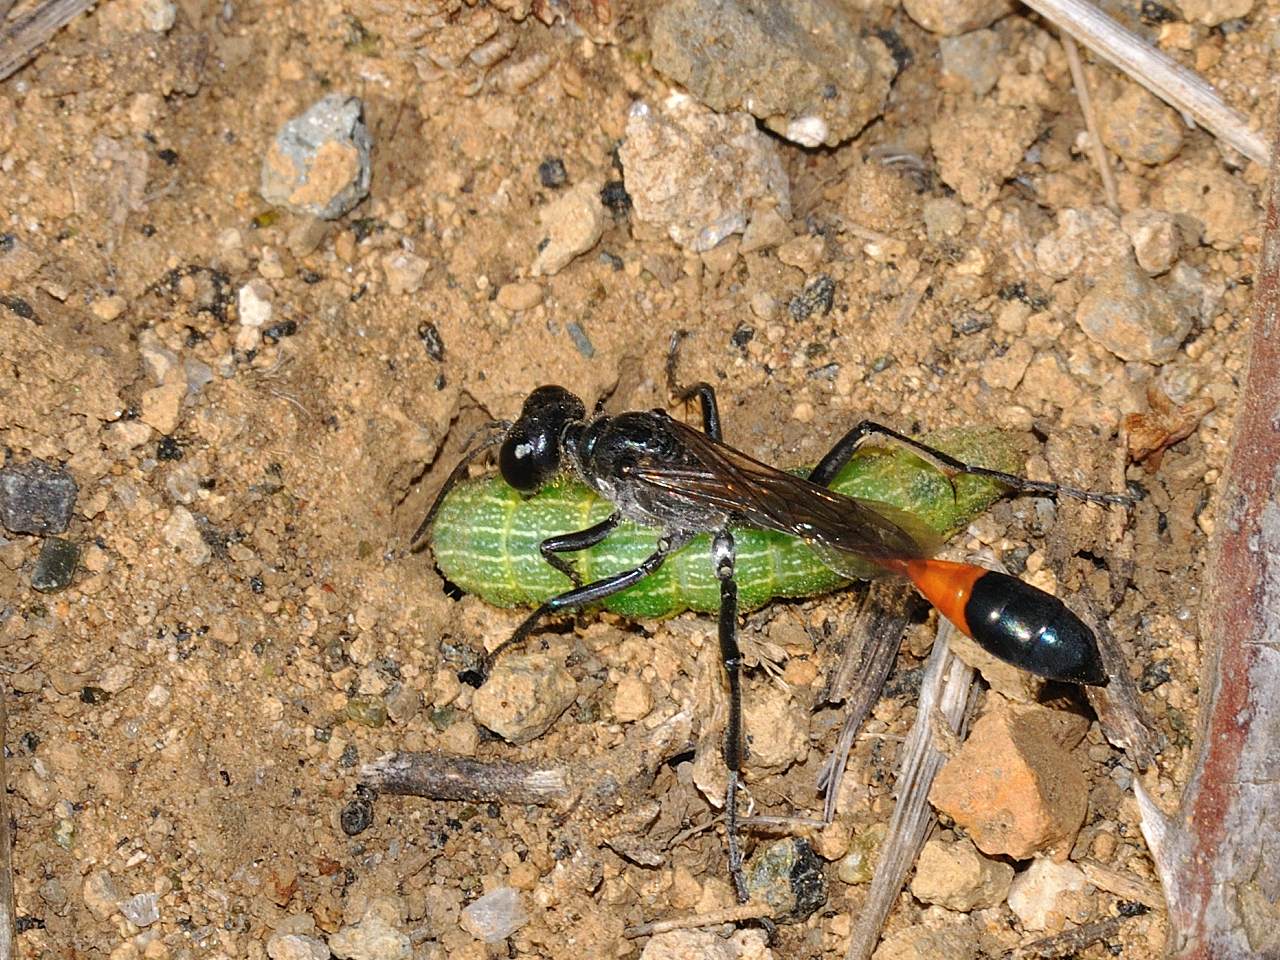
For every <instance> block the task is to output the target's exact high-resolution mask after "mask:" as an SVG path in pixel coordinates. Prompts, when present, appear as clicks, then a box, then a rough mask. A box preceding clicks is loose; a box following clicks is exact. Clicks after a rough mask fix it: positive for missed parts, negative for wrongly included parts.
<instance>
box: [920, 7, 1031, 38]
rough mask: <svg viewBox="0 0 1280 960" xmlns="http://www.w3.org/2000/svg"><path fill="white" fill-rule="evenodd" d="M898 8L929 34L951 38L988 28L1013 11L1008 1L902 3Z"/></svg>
mask: <svg viewBox="0 0 1280 960" xmlns="http://www.w3.org/2000/svg"><path fill="white" fill-rule="evenodd" d="M902 8H903V9H904V10H906V11H907V16H909V17H910V18H911V19H912V20H914V21H915V22H916V23H918V24H920V26H922V27H924V28H925V29H926V30H928V31H929V32H930V33H937V34H941V35H942V36H944V37H954V36H956V35H958V34H961V33H969V32H970V31H971V30H977V29H979V28H981V27H986V26H989V25H990V24H992V23H995V21H997V20H999V19H1000V18H1001V17H1003V16H1004V15H1005V14H1007V13H1009V12H1011V11H1012V10H1013V3H1012V2H1011V0H902Z"/></svg>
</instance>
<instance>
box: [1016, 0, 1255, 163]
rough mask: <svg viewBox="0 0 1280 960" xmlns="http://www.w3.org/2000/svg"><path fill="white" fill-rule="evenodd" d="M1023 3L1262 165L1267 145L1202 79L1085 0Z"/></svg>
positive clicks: (1052, 0) (1050, 0)
mask: <svg viewBox="0 0 1280 960" xmlns="http://www.w3.org/2000/svg"><path fill="white" fill-rule="evenodd" d="M1023 3H1025V4H1026V5H1027V6H1028V7H1030V8H1031V9H1032V10H1034V11H1035V12H1036V13H1038V14H1040V16H1042V17H1044V18H1045V19H1046V20H1048V21H1049V22H1050V23H1052V24H1053V25H1054V26H1055V27H1057V28H1058V29H1059V30H1062V31H1065V32H1066V33H1069V34H1071V36H1073V37H1075V38H1076V40H1078V41H1080V42H1081V43H1083V44H1084V45H1085V46H1086V47H1088V48H1089V49H1090V50H1092V51H1093V52H1094V53H1096V54H1098V55H1099V56H1100V57H1102V58H1104V59H1105V60H1108V61H1109V62H1111V63H1113V64H1115V65H1116V66H1117V67H1119V68H1120V69H1121V70H1123V71H1124V72H1125V73H1127V74H1128V75H1129V76H1130V77H1132V78H1133V79H1134V80H1136V81H1137V82H1138V83H1140V84H1142V85H1143V86H1144V87H1146V88H1147V89H1148V90H1150V91H1151V92H1152V93H1154V94H1155V95H1156V96H1157V97H1159V98H1160V99H1161V100H1164V101H1165V102H1166V103H1168V104H1169V105H1170V106H1172V107H1173V108H1174V109H1176V110H1179V111H1181V112H1182V113H1184V114H1187V115H1189V116H1190V117H1192V118H1193V119H1194V120H1195V121H1196V122H1197V123H1199V124H1200V126H1202V127H1204V128H1205V129H1206V130H1208V131H1209V132H1210V133H1212V134H1213V135H1214V136H1216V137H1218V138H1219V139H1221V140H1223V141H1224V142H1226V143H1227V144H1228V145H1229V146H1231V147H1232V148H1234V149H1236V150H1239V151H1240V152H1241V153H1243V154H1244V155H1245V156H1246V157H1248V158H1249V159H1250V160H1256V161H1257V162H1258V163H1267V162H1268V160H1269V155H1268V152H1267V144H1266V142H1265V141H1264V140H1263V139H1262V137H1261V136H1259V135H1258V133H1256V132H1255V131H1254V130H1252V129H1250V127H1249V121H1248V118H1247V117H1245V116H1244V115H1243V114H1241V113H1240V112H1239V111H1238V110H1235V109H1233V108H1231V107H1229V106H1227V104H1226V103H1225V102H1224V101H1223V99H1222V98H1221V97H1220V96H1218V92H1217V91H1216V90H1214V89H1213V87H1211V86H1210V85H1209V84H1208V83H1206V82H1205V80H1204V78H1203V77H1201V76H1200V75H1199V74H1198V73H1196V72H1195V71H1194V70H1188V69H1187V68H1186V67H1184V66H1183V65H1182V64H1180V63H1178V62H1177V61H1176V60H1174V59H1173V58H1172V57H1170V56H1168V55H1167V54H1165V53H1164V52H1163V51H1161V50H1157V49H1156V48H1155V47H1153V46H1151V44H1149V43H1147V42H1146V41H1145V40H1143V39H1142V38H1141V37H1140V36H1138V35H1137V34H1136V33H1133V32H1132V31H1130V30H1127V29H1126V28H1125V27H1123V26H1121V25H1120V24H1119V23H1117V22H1116V21H1115V20H1112V19H1111V18H1110V17H1109V16H1107V15H1106V14H1105V13H1103V12H1102V11H1101V10H1099V9H1098V8H1097V7H1095V6H1094V5H1093V4H1092V3H1089V2H1088V0H1023Z"/></svg>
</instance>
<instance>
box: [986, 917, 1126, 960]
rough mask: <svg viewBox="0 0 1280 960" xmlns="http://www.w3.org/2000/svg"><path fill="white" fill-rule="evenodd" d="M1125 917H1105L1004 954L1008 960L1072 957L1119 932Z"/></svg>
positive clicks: (1046, 959)
mask: <svg viewBox="0 0 1280 960" xmlns="http://www.w3.org/2000/svg"><path fill="white" fill-rule="evenodd" d="M1126 919H1128V918H1127V917H1107V918H1106V919H1105V920H1095V921H1094V922H1093V923H1085V924H1081V925H1080V926H1078V927H1072V928H1071V929H1070V930H1064V931H1062V933H1055V934H1054V935H1053V936H1051V937H1042V938H1040V939H1039V940H1033V941H1032V942H1031V943H1024V944H1023V945H1022V946H1020V947H1018V948H1017V949H1015V950H1011V951H1010V952H1009V953H1007V954H1005V956H1006V957H1007V958H1008V960H1031V958H1037V960H1050V958H1056V957H1073V956H1075V955H1076V954H1077V953H1079V952H1080V951H1081V950H1083V949H1084V948H1085V947H1087V946H1089V945H1090V944H1093V943H1097V942H1098V941H1099V940H1104V939H1106V938H1107V937H1113V936H1115V935H1116V934H1117V933H1119V932H1120V927H1121V926H1122V925H1123V924H1124V922H1125V920H1126Z"/></svg>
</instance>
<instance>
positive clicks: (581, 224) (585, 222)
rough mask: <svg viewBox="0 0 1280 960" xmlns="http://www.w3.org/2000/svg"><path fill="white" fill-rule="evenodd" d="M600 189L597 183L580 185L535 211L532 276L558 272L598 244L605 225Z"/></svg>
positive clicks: (549, 274) (591, 182)
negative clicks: (538, 236) (538, 233)
mask: <svg viewBox="0 0 1280 960" xmlns="http://www.w3.org/2000/svg"><path fill="white" fill-rule="evenodd" d="M600 187H601V184H600V182H599V181H588V182H586V183H580V184H578V185H577V186H575V187H571V188H570V189H568V190H566V191H565V192H564V193H563V194H561V195H560V196H559V197H557V198H556V199H555V200H552V201H551V202H550V203H549V204H547V205H546V206H545V207H543V208H542V209H541V210H539V211H538V222H539V223H540V224H541V225H542V242H541V243H540V245H539V249H538V255H537V257H536V258H535V259H534V261H533V266H532V268H531V270H530V272H531V273H532V275H533V276H535V277H540V276H551V275H553V274H556V273H559V272H560V271H561V270H563V269H564V268H565V267H566V266H568V265H569V263H570V261H572V260H573V259H574V257H577V256H579V255H581V254H583V253H586V252H587V251H588V250H590V249H591V248H592V247H594V246H595V245H596V243H597V242H599V240H600V236H601V235H602V234H603V233H604V225H605V209H604V205H603V204H602V203H601V202H600Z"/></svg>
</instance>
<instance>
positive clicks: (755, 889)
mask: <svg viewBox="0 0 1280 960" xmlns="http://www.w3.org/2000/svg"><path fill="white" fill-rule="evenodd" d="M745 873H746V880H747V893H748V894H749V895H750V897H751V899H752V900H756V901H760V900H763V901H764V902H765V903H767V904H769V906H770V908H771V912H770V916H771V917H772V918H773V919H775V920H788V921H792V922H796V923H799V922H801V921H803V920H806V919H808V918H809V916H810V915H811V914H812V913H813V912H814V911H815V910H817V909H818V908H819V907H821V906H822V905H823V904H824V903H826V902H827V876H826V874H825V873H824V872H823V870H822V861H821V860H820V859H818V855H817V854H816V853H814V852H813V847H812V846H810V844H809V841H808V840H804V839H802V838H799V837H789V838H787V839H784V840H775V841H774V842H773V843H770V844H767V845H766V846H764V847H763V848H761V849H760V850H759V851H758V852H757V853H756V855H755V856H753V857H752V858H751V860H750V861H749V862H748V863H747V865H746V867H745Z"/></svg>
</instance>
